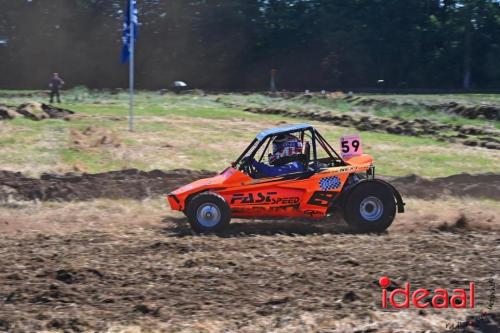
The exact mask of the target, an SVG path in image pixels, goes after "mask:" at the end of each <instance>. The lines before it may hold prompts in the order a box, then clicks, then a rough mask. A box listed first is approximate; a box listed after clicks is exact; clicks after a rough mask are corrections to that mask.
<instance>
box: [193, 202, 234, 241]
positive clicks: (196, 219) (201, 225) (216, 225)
mask: <svg viewBox="0 0 500 333" xmlns="http://www.w3.org/2000/svg"><path fill="white" fill-rule="evenodd" d="M186 216H187V217H188V219H189V224H190V225H191V228H192V229H193V230H194V231H196V232H200V233H208V232H216V231H221V230H222V229H224V228H225V227H226V226H227V225H228V224H229V222H230V221H231V210H230V209H229V205H228V204H227V202H226V200H224V198H223V197H221V196H220V195H218V194H215V193H210V192H204V193H200V194H198V195H196V196H195V197H193V198H192V199H191V200H190V201H189V203H188V206H187V209H186Z"/></svg>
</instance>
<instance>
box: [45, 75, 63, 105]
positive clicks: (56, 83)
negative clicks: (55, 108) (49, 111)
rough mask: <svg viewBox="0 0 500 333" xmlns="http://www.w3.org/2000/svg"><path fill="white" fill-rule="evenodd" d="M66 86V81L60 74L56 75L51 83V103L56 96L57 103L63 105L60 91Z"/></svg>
mask: <svg viewBox="0 0 500 333" xmlns="http://www.w3.org/2000/svg"><path fill="white" fill-rule="evenodd" d="M63 85H64V81H63V80H62V79H61V78H60V77H59V74H58V73H54V75H53V76H52V79H51V80H50V82H49V87H50V103H53V102H54V96H55V97H57V103H61V94H60V89H61V87H62V86H63Z"/></svg>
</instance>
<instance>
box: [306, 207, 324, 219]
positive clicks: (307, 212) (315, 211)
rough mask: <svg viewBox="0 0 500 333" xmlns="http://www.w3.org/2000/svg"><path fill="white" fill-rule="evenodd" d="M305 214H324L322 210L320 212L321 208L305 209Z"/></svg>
mask: <svg viewBox="0 0 500 333" xmlns="http://www.w3.org/2000/svg"><path fill="white" fill-rule="evenodd" d="M304 215H307V216H311V217H312V216H320V215H323V213H322V212H320V211H319V210H310V209H308V210H305V211H304Z"/></svg>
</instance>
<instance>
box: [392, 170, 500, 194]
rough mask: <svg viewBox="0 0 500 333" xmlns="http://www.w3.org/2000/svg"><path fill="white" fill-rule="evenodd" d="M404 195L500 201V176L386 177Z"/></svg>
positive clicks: (487, 174)
mask: <svg viewBox="0 0 500 333" xmlns="http://www.w3.org/2000/svg"><path fill="white" fill-rule="evenodd" d="M386 179H387V180H389V181H390V182H391V184H393V185H394V186H395V187H396V188H397V189H398V190H399V191H400V192H401V194H403V195H406V196H412V197H418V198H438V197H440V196H443V195H451V196H458V197H462V196H471V197H476V198H478V197H483V198H489V199H493V200H500V174H494V173H486V174H479V175H470V174H467V173H462V174H459V175H453V176H449V177H442V178H434V179H425V178H421V177H419V176H417V175H409V176H405V177H397V178H391V177H386Z"/></svg>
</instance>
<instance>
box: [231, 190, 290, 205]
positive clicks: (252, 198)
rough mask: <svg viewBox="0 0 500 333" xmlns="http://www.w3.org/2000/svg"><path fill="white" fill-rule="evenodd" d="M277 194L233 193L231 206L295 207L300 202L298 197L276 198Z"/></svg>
mask: <svg viewBox="0 0 500 333" xmlns="http://www.w3.org/2000/svg"><path fill="white" fill-rule="evenodd" d="M276 194H278V193H277V192H265V193H261V192H257V193H248V194H244V193H235V194H233V196H232V197H231V204H238V203H239V204H241V205H295V204H298V203H299V202H300V198H299V197H295V196H293V197H276Z"/></svg>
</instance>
